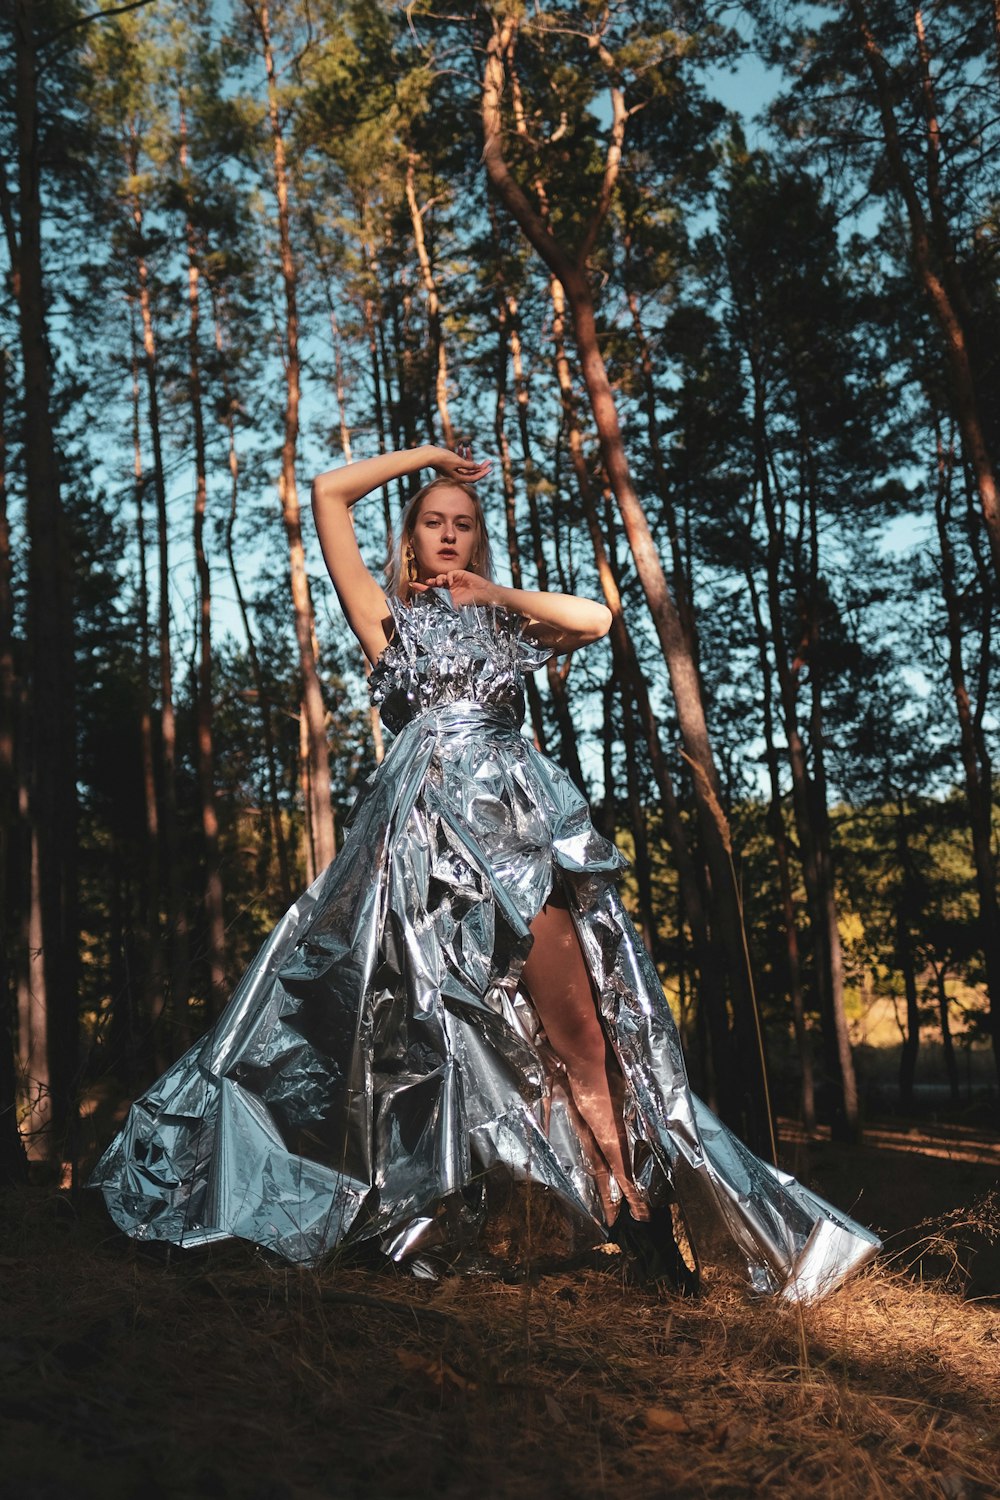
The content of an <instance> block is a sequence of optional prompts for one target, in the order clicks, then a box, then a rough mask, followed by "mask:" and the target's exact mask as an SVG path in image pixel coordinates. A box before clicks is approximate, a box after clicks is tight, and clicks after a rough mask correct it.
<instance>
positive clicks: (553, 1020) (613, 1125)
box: [524, 893, 649, 1223]
mask: <svg viewBox="0 0 1000 1500" xmlns="http://www.w3.org/2000/svg"><path fill="white" fill-rule="evenodd" d="M531 931H532V935H533V937H534V940H535V941H534V945H533V947H532V949H531V953H530V954H529V956H528V961H527V963H526V964H525V966H524V983H525V986H526V987H527V989H528V992H529V994H530V995H531V1001H532V1004H533V1005H534V1007H535V1010H536V1011H537V1012H538V1018H539V1020H540V1021H541V1023H542V1025H543V1026H544V1027H545V1034H546V1036H547V1037H548V1039H549V1044H550V1045H551V1047H552V1050H553V1051H554V1052H555V1053H556V1054H557V1056H558V1057H559V1058H560V1060H561V1061H562V1063H563V1066H564V1067H565V1069H566V1073H567V1076H568V1078H569V1084H570V1088H571V1090H572V1093H573V1102H574V1104H575V1105H576V1108H577V1109H578V1110H579V1112H580V1114H581V1115H582V1116H583V1118H584V1120H585V1121H586V1122H587V1125H588V1126H589V1127H590V1130H591V1131H592V1133H593V1136H594V1139H595V1141H596V1142H597V1145H598V1147H599V1148H600V1151H601V1154H602V1155H603V1157H604V1161H605V1163H606V1164H607V1166H608V1167H610V1169H611V1171H612V1172H613V1173H614V1174H615V1177H616V1179H617V1181H618V1184H619V1186H620V1187H621V1190H622V1193H623V1195H624V1198H625V1201H626V1202H627V1203H628V1206H629V1208H630V1209H631V1211H632V1216H633V1218H636V1219H646V1218H648V1217H649V1209H648V1207H647V1205H646V1204H645V1203H644V1201H643V1199H642V1198H641V1197H640V1195H639V1193H638V1191H637V1189H636V1186H635V1183H634V1182H633V1181H632V1176H631V1173H630V1172H629V1169H628V1167H627V1166H626V1165H625V1154H624V1149H623V1137H624V1128H623V1125H622V1117H621V1100H620V1098H619V1099H618V1100H617V1101H616V1099H615V1097H614V1094H613V1092H612V1084H611V1073H610V1072H609V1068H610V1069H613V1070H614V1072H615V1073H616V1074H617V1071H618V1070H617V1063H616V1062H615V1061H614V1059H613V1057H610V1058H609V1055H608V1045H607V1042H606V1040H605V1036H604V1030H603V1028H602V1026H601V1023H600V1020H599V1019H598V1015H597V1007H596V1005H595V1003H594V993H593V990H592V988H591V984H590V974H589V972H588V970H587V966H586V964H585V962H584V958H583V954H582V952H581V951H580V940H579V938H578V937H577V933H576V928H575V927H574V926H573V918H572V917H571V916H570V914H569V912H568V910H567V909H566V906H565V904H564V903H563V902H562V900H561V899H560V897H559V895H558V893H553V897H552V899H550V900H549V901H548V903H547V904H546V905H545V906H543V907H542V910H541V911H540V912H539V913H538V916H537V917H536V918H535V920H534V921H533V922H532V924H531ZM601 1165H602V1164H601V1163H597V1166H598V1181H597V1186H598V1189H599V1191H600V1193H601V1197H602V1199H603V1201H604V1207H605V1212H606V1214H607V1216H608V1222H609V1223H611V1222H612V1220H613V1219H614V1207H613V1206H612V1204H611V1202H610V1196H609V1190H608V1176H607V1172H606V1171H603V1172H602V1171H601V1170H600V1167H601Z"/></svg>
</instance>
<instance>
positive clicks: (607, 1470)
mask: <svg viewBox="0 0 1000 1500" xmlns="http://www.w3.org/2000/svg"><path fill="white" fill-rule="evenodd" d="M4 1207H5V1209H6V1213H5V1215H4V1221H5V1228H4V1232H3V1239H2V1242H0V1273H2V1285H3V1288H4V1290H3V1299H4V1313H3V1332H2V1335H0V1413H2V1416H0V1422H2V1427H3V1451H4V1467H3V1471H2V1477H0V1491H2V1492H3V1493H5V1494H7V1493H9V1494H12V1495H14V1494H17V1495H20V1494H24V1495H29V1494H30V1495H31V1496H32V1497H41V1500H46V1497H50V1496H51V1497H60V1500H62V1497H64V1496H72V1497H74V1500H76V1497H89V1496H94V1497H101V1500H117V1497H132V1496H136V1497H139V1496H141V1497H143V1500H156V1497H160V1496H163V1497H175V1496H181V1497H183V1496H211V1497H230V1496H240V1497H244V1496H245V1497H259V1500H307V1497H320V1496H324V1497H326V1496H336V1497H345V1500H346V1497H358V1500H361V1497H364V1500H381V1497H392V1496H399V1497H404V1496H405V1497H416V1496H425V1495H427V1496H431V1495H433V1496H446V1497H465V1496H468V1497H472V1500H491V1497H511V1500H515V1497H517V1500H519V1497H521V1496H523V1497H525V1500H529V1497H530V1500H539V1497H545V1500H547V1497H556V1496H560V1497H561V1496H565V1497H574V1500H576V1497H590V1496H594V1497H598V1496H608V1497H622V1500H625V1497H633V1496H639V1495H641V1496H643V1497H649V1500H655V1497H658V1496H702V1495H718V1496H744V1495H745V1496H751V1495H758V1494H761V1493H766V1494H767V1495H769V1496H772V1495H773V1496H777V1497H780V1496H789V1497H791V1496H794V1497H795V1500H808V1497H813V1496H817V1497H818V1496H822V1497H824V1500H829V1497H839V1496H865V1497H868V1496H874V1497H878V1496H883V1495H885V1496H893V1497H898V1496H906V1497H907V1500H910V1497H913V1500H919V1497H923V1496H927V1497H932V1496H933V1497H946V1500H961V1497H969V1500H972V1497H978V1496H991V1495H997V1494H998V1493H1000V1421H998V1417H1000V1410H998V1408H1000V1397H998V1389H1000V1385H998V1376H1000V1307H998V1306H997V1304H995V1303H989V1302H984V1301H980V1302H969V1301H963V1300H962V1298H961V1296H960V1295H958V1294H957V1293H956V1292H955V1291H954V1290H949V1289H948V1287H947V1286H945V1285H943V1284H936V1285H927V1284H923V1285H922V1284H920V1283H919V1282H915V1281H914V1280H913V1276H912V1266H913V1264H915V1263H917V1262H916V1261H915V1257H916V1256H917V1255H918V1254H919V1253H920V1250H921V1247H920V1245H916V1247H915V1248H913V1246H912V1245H911V1247H909V1248H907V1249H906V1250H905V1251H902V1252H900V1255H899V1257H898V1258H897V1261H896V1263H893V1262H892V1261H891V1260H890V1261H889V1262H888V1263H887V1264H884V1265H882V1266H881V1267H880V1268H879V1269H877V1270H876V1271H875V1272H874V1273H871V1274H869V1275H867V1276H866V1277H863V1278H862V1279H860V1280H858V1281H857V1282H855V1283H854V1284H853V1285H852V1286H850V1287H848V1288H845V1289H844V1290H842V1291H841V1292H839V1293H838V1294H836V1295H835V1296H834V1297H832V1298H830V1299H829V1300H828V1301H827V1302H825V1303H823V1304H822V1305H821V1306H819V1307H816V1308H811V1309H806V1310H805V1311H804V1313H801V1314H800V1313H799V1312H797V1311H796V1310H795V1309H792V1308H783V1307H777V1306H775V1305H773V1304H771V1303H766V1304H764V1303H757V1302H753V1301H750V1300H749V1299H748V1298H747V1296H746V1295H745V1293H744V1292H743V1290H742V1289H741V1288H740V1287H738V1286H736V1285H734V1284H733V1283H731V1282H728V1281H726V1280H724V1279H719V1278H715V1279H713V1280H712V1281H711V1283H710V1286H709V1290H708V1291H707V1293H706V1295H705V1296H704V1298H703V1299H702V1300H701V1301H699V1302H697V1303H688V1302H683V1301H680V1300H678V1299H676V1298H672V1297H670V1296H668V1295H666V1294H659V1293H656V1292H649V1291H644V1290H637V1289H632V1288H629V1287H626V1286H624V1285H623V1284H622V1280H621V1276H620V1271H619V1268H618V1265H617V1263H616V1262H615V1261H614V1259H613V1258H609V1259H607V1261H606V1264H607V1269H606V1270H598V1269H593V1268H591V1269H586V1270H577V1271H573V1272H568V1271H563V1272H561V1273H559V1274H551V1275H546V1276H541V1277H537V1278H535V1279H534V1280H527V1281H524V1282H521V1283H519V1284H516V1283H506V1282H504V1281H501V1280H498V1279H490V1278H487V1277H468V1276H467V1277H453V1278H450V1279H447V1280H445V1281H442V1282H439V1283H436V1284H435V1283H421V1282H416V1281H414V1280H412V1279H411V1278H409V1277H407V1276H403V1275H396V1274H384V1273H380V1274H375V1273H372V1272H365V1271H361V1270H358V1269H350V1268H347V1267H345V1266H343V1265H340V1266H337V1265H333V1266H330V1267H327V1268H325V1269H323V1270H322V1271H319V1272H309V1271H306V1272H302V1271H296V1270H293V1269H289V1268H287V1267H283V1266H281V1267H279V1266H277V1265H274V1264H272V1263H270V1262H268V1261H266V1260H265V1259H263V1258H262V1257H260V1256H259V1255H257V1254H256V1253H255V1252H253V1251H252V1250H250V1249H249V1248H244V1247H239V1246H236V1247H224V1248H223V1249H221V1250H219V1249H216V1250H215V1251H212V1252H205V1253H202V1254H201V1255H198V1256H189V1255H177V1254H176V1253H175V1254H173V1255H171V1256H169V1257H168V1256H167V1255H166V1254H153V1253H149V1252H143V1251H142V1250H141V1249H138V1248H136V1247H135V1246H133V1245H132V1244H131V1243H130V1242H128V1241H126V1240H123V1239H122V1238H121V1237H119V1236H118V1235H117V1234H116V1233H115V1232H114V1231H113V1229H112V1228H111V1226H110V1225H109V1223H108V1221H107V1220H106V1219H105V1218H104V1216H103V1211H102V1209H101V1205H100V1203H99V1201H97V1200H96V1199H94V1198H93V1197H86V1198H84V1199H83V1201H82V1202H81V1204H80V1205H79V1207H78V1208H74V1207H73V1206H72V1205H71V1204H70V1203H69V1201H68V1200H67V1199H66V1198H65V1197H63V1196H61V1195H59V1194H56V1193H55V1192H53V1191H50V1190H44V1189H39V1188H33V1189H30V1190H26V1191H25V1192H23V1193H18V1194H11V1195H8V1198H7V1200H6V1203H5V1205H4ZM967 1217H968V1216H966V1218H967ZM982 1228H983V1226H982V1224H981V1225H980V1232H982ZM957 1233H958V1231H957V1230H956V1226H955V1224H954V1223H952V1224H948V1223H947V1222H945V1223H943V1224H942V1225H939V1226H938V1227H937V1228H936V1229H931V1228H925V1229H924V1230H922V1231H921V1233H920V1234H919V1235H917V1236H916V1240H920V1239H923V1240H927V1239H928V1237H930V1238H933V1239H934V1240H935V1242H936V1243H935V1245H934V1247H933V1253H934V1254H936V1255H938V1256H939V1257H940V1255H941V1253H942V1246H945V1247H946V1246H948V1245H953V1244H954V1241H955V1237H956V1234H957ZM987 1233H988V1229H987ZM913 1238H914V1237H912V1236H911V1241H912V1240H913ZM923 1248H924V1249H925V1250H926V1246H924V1247H923ZM921 1263H922V1262H921ZM908 1267H909V1269H907V1268H908Z"/></svg>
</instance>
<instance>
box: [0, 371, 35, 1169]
mask: <svg viewBox="0 0 1000 1500" xmlns="http://www.w3.org/2000/svg"><path fill="white" fill-rule="evenodd" d="M9 364H10V356H9V355H8V353H7V351H6V349H0V912H3V914H4V926H3V930H2V932H0V1188H4V1187H10V1186H11V1185H12V1184H14V1183H17V1182H23V1181H24V1180H25V1178H26V1176H27V1166H28V1164H27V1157H26V1155H25V1151H24V1145H23V1142H22V1140H21V1133H20V1131H19V1130H18V1128H17V1092H18V1091H17V1070H16V1069H15V1066H14V1047H15V1036H16V1031H17V1012H16V1008H15V991H14V963H13V956H14V955H13V938H14V934H15V932H16V931H17V923H16V922H15V921H14V920H12V918H13V917H14V913H15V912H16V911H18V910H20V909H21V907H22V901H23V893H22V892H21V891H18V890H15V889H12V886H13V884H14V881H12V879H11V877H12V876H15V872H16V871H19V869H20V865H21V861H20V860H19V859H18V857H17V856H18V854H19V853H20V844H21V837H22V829H21V819H20V816H19V813H18V805H17V762H16V757H15V750H14V745H15V725H16V721H17V674H16V669H15V665H14V596H13V592H12V589H11V550H10V523H9V521H8V519H7V412H8V387H9V382H8V371H9Z"/></svg>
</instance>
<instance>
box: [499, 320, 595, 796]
mask: <svg viewBox="0 0 1000 1500" xmlns="http://www.w3.org/2000/svg"><path fill="white" fill-rule="evenodd" d="M505 300H506V318H505V321H504V327H505V329H506V333H507V341H508V347H509V350H510V358H511V364H512V368H513V374H514V392H515V396H516V401H517V427H518V434H519V436H520V439H521V458H522V460H523V463H524V488H525V494H526V496H527V500H528V524H529V528H530V532H531V542H532V552H533V555H534V562H535V577H536V579H537V581H538V587H539V588H540V589H541V590H542V592H543V593H546V592H547V591H548V589H549V570H548V564H547V562H546V560H545V548H544V543H543V541H542V523H541V518H540V516H539V514H538V470H537V467H536V465H535V460H534V455H533V453H532V446H531V431H530V428H529V425H528V402H529V393H528V381H527V378H526V376H525V373H524V364H523V362H522V359H521V338H520V332H519V330H518V326H517V303H516V301H515V300H514V298H513V297H512V296H510V294H509V293H508V294H507V295H506V299H505ZM515 587H516V585H515ZM567 666H568V662H567ZM545 672H546V676H547V678H548V684H549V696H550V697H551V699H552V707H553V709H554V711H555V716H556V723H557V724H558V726H559V759H560V761H561V762H562V765H563V766H564V768H565V769H566V771H567V772H568V773H569V775H570V778H571V779H572V780H573V781H574V782H575V783H576V785H577V786H578V787H579V788H580V790H581V792H583V794H584V796H586V795H587V783H586V781H585V779H584V775H583V767H582V766H581V764H580V754H579V751H578V749H577V744H576V725H575V724H574V723H573V715H572V713H571V712H570V706H569V695H568V694H567V691H566V677H565V674H564V672H563V670H561V669H560V666H559V663H558V661H557V660H556V658H555V657H554V656H553V657H550V658H549V660H548V661H547V662H546V664H545Z"/></svg>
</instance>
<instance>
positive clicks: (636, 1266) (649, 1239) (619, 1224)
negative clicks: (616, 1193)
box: [609, 1203, 701, 1297]
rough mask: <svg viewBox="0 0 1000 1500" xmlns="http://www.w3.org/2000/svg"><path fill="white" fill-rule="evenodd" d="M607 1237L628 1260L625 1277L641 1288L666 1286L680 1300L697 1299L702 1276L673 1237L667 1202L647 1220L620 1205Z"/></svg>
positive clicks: (670, 1214) (626, 1205)
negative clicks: (675, 1293)
mask: <svg viewBox="0 0 1000 1500" xmlns="http://www.w3.org/2000/svg"><path fill="white" fill-rule="evenodd" d="M609 1238H610V1239H611V1240H612V1241H613V1243H614V1244H616V1245H618V1246H619V1248H620V1249H621V1250H622V1251H623V1252H624V1254H625V1255H626V1256H627V1257H628V1262H629V1264H628V1267H627V1270H626V1274H627V1275H630V1276H631V1278H632V1280H633V1281H635V1282H637V1283H638V1284H639V1285H641V1286H651V1285H654V1284H655V1283H657V1282H660V1283H665V1284H667V1285H669V1287H670V1288H671V1290H672V1291H675V1292H677V1293H678V1294H679V1295H680V1296H682V1297H696V1296H697V1295H698V1292H699V1290H700V1284H701V1277H700V1275H699V1271H698V1263H697V1261H696V1260H695V1262H694V1265H693V1266H689V1265H688V1263H687V1261H686V1260H685V1259H684V1256H683V1255H682V1254H681V1251H680V1247H679V1246H678V1244H677V1239H676V1236H675V1234H674V1220H673V1214H672V1212H671V1209H670V1204H669V1203H661V1204H660V1205H659V1206H658V1207H656V1208H654V1209H653V1210H652V1212H651V1214H650V1217H649V1218H648V1219H635V1218H633V1217H632V1212H631V1210H630V1208H629V1206H628V1204H627V1203H623V1204H622V1206H621V1209H620V1211H619V1214H618V1217H617V1219H616V1220H615V1222H614V1224H613V1225H612V1228H611V1233H610V1236H609Z"/></svg>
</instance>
